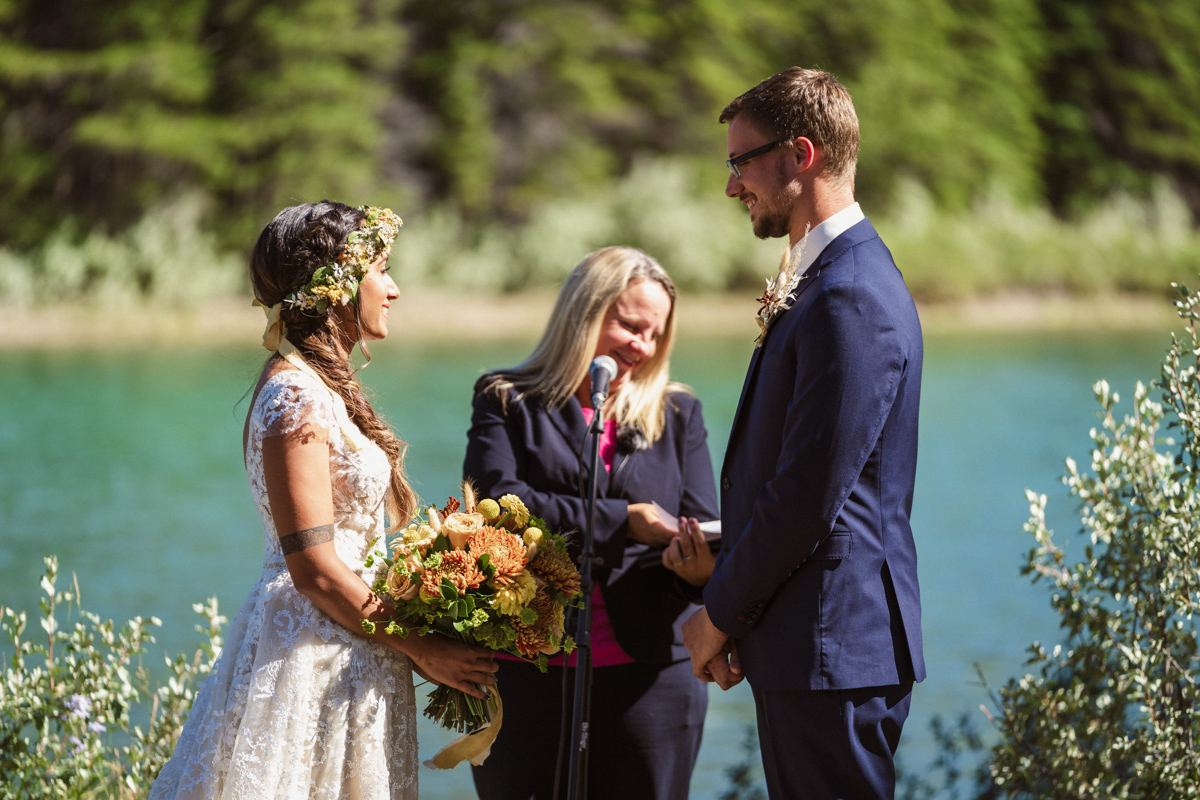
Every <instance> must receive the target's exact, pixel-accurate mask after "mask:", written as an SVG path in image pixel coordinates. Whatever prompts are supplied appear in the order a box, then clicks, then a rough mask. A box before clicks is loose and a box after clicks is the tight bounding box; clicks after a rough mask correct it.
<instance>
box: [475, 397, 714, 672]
mask: <svg viewBox="0 0 1200 800" xmlns="http://www.w3.org/2000/svg"><path fill="white" fill-rule="evenodd" d="M488 383H489V378H487V377H484V378H483V379H481V380H480V381H479V383H478V384H476V387H475V399H474V401H473V402H472V406H473V412H472V415H471V429H470V430H469V431H468V432H467V455H466V458H465V459H464V461H463V477H465V478H471V479H472V480H474V481H475V484H476V486H477V487H478V489H479V491H480V496H482V497H495V498H498V497H500V496H501V495H503V494H508V493H512V494H515V495H517V496H518V497H520V498H521V499H522V500H524V502H525V504H526V506H528V507H529V510H530V512H531V513H533V514H535V515H536V516H538V517H541V518H542V519H544V520H545V521H546V523H547V525H548V526H549V528H550V530H552V531H558V532H562V533H567V532H569V531H574V532H575V533H574V534H573V535H571V536H569V537H568V543H569V544H571V546H572V547H573V552H574V553H575V554H578V552H579V549H580V544H581V542H582V531H583V525H584V511H583V509H584V504H583V501H581V500H580V499H579V498H580V486H581V485H586V473H581V471H580V461H581V460H583V461H586V460H587V457H588V454H589V451H587V450H584V451H583V454H582V455H583V457H582V459H581V457H580V453H581V449H582V448H583V441H584V436H585V434H586V432H587V425H586V423H585V422H584V420H583V412H582V410H581V409H580V406H579V401H578V400H576V399H575V398H571V399H570V400H569V401H567V403H566V405H564V406H563V407H562V408H560V409H547V408H546V407H545V406H543V405H542V404H541V403H540V402H539V401H538V400H536V399H534V398H526V399H524V400H517V399H515V397H514V395H513V393H512V392H511V391H510V392H509V393H508V402H507V404H506V405H507V408H504V407H502V404H501V402H500V398H499V397H498V396H496V394H495V393H494V392H491V391H487V390H484V388H483V387H484V386H486V385H487V384H488ZM598 486H599V488H598V499H597V501H596V540H595V552H596V555H597V556H598V557H599V558H600V559H601V561H602V565H601V566H599V567H598V568H597V569H596V571H595V576H596V580H597V582H598V583H599V584H600V589H601V592H602V594H603V596H604V604H605V606H606V608H607V611H608V618H609V621H610V622H611V623H612V629H613V634H614V635H615V636H616V638H617V642H618V644H620V645H621V648H622V649H623V650H624V651H625V652H626V653H627V654H628V655H629V656H630V657H631V658H633V659H634V660H635V661H641V662H662V663H667V662H673V661H681V660H683V659H685V658H687V657H688V652H687V649H686V648H685V647H684V646H683V637H682V635H681V633H680V626H681V625H682V624H683V623H684V622H685V621H686V620H687V618H688V617H689V616H691V613H692V612H693V611H695V610H696V608H697V607H698V606H696V605H693V604H691V603H689V601H688V600H687V599H685V593H684V592H682V591H680V587H679V586H678V585H677V584H676V581H675V576H674V574H673V573H671V572H669V571H668V570H667V569H666V568H665V567H663V566H662V565H661V564H656V565H655V564H653V563H652V565H651V566H645V565H644V564H645V562H646V561H647V560H648V559H647V558H646V556H647V554H648V553H649V552H650V549H651V548H649V546H647V545H644V544H640V543H638V542H634V541H633V540H632V539H627V538H626V536H625V533H626V529H627V527H628V525H627V519H628V505H629V504H630V503H649V502H651V501H655V502H657V503H658V504H659V505H661V506H662V507H663V508H665V509H666V510H667V511H668V512H669V513H671V514H673V515H676V516H679V515H682V516H688V517H696V518H697V519H701V520H706V519H716V517H717V492H716V484H715V482H714V481H713V470H712V460H711V457H710V456H709V453H708V434H707V432H706V430H705V428H704V418H703V416H702V415H701V413H700V401H699V400H697V399H696V398H695V397H692V396H691V395H689V394H686V393H683V392H674V393H671V394H668V395H667V419H666V428H665V430H664V432H663V435H662V437H661V438H660V439H659V440H658V441H657V442H655V443H654V444H653V445H650V446H649V447H648V448H646V449H640V450H632V451H630V450H629V449H627V448H622V447H620V446H619V447H618V449H617V453H616V455H615V456H614V457H613V464H612V472H611V473H609V472H607V471H605V470H604V469H603V468H601V472H600V479H599V485H598ZM660 552H661V549H660ZM639 557H641V558H640V561H639ZM649 560H650V561H651V562H653V560H654V559H653V556H652V555H651V556H650V559H649Z"/></svg>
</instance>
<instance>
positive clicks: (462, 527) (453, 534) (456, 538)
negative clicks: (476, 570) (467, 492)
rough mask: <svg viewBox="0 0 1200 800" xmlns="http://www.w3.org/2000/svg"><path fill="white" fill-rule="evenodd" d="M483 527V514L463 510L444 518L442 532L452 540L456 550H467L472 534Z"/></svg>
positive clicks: (451, 543)
mask: <svg viewBox="0 0 1200 800" xmlns="http://www.w3.org/2000/svg"><path fill="white" fill-rule="evenodd" d="M482 527H483V514H480V513H479V512H475V513H474V514H465V513H463V512H461V511H459V512H456V513H454V514H451V515H450V516H448V517H446V518H445V519H444V520H442V533H444V534H445V535H446V538H448V539H449V540H450V545H451V546H452V547H453V548H454V549H455V550H465V549H466V548H467V542H468V541H469V540H470V538H471V534H472V533H474V532H475V531H477V530H479V529H480V528H482Z"/></svg>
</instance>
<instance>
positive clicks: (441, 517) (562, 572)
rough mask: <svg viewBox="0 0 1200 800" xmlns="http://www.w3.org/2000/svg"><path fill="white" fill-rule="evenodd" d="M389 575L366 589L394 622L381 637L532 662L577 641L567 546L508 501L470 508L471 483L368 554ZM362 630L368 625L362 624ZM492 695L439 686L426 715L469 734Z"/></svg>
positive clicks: (575, 578)
mask: <svg viewBox="0 0 1200 800" xmlns="http://www.w3.org/2000/svg"><path fill="white" fill-rule="evenodd" d="M378 558H382V559H383V561H384V563H385V564H386V565H387V572H386V574H384V575H383V576H382V577H380V578H379V580H378V581H377V582H376V584H375V586H374V587H373V588H374V590H375V591H376V592H377V593H378V594H380V595H382V596H384V597H387V598H388V599H390V601H391V602H392V603H393V604H394V605H395V607H396V610H397V612H398V616H399V619H400V621H392V622H389V623H388V625H387V631H388V632H389V633H395V634H398V635H400V636H408V635H410V634H412V633H416V634H418V635H425V634H427V633H431V632H437V633H441V634H444V635H446V636H451V637H454V638H456V639H459V640H461V641H464V642H468V643H470V644H477V645H482V646H483V647H488V648H491V649H492V650H498V651H501V652H505V653H509V654H510V655H515V656H519V657H521V658H524V659H527V660H530V661H533V662H535V663H537V665H538V666H539V667H540V668H541V669H542V670H543V671H545V669H546V659H547V657H548V656H550V655H554V654H555V653H557V652H558V651H559V650H560V649H562V650H566V651H567V652H568V653H569V652H570V651H571V650H572V649H574V647H575V643H574V642H573V641H572V639H571V637H570V636H566V635H564V633H563V616H564V614H563V610H564V608H565V607H566V606H567V604H568V603H571V602H573V601H574V600H575V599H576V598H577V597H578V596H579V572H578V570H576V568H575V564H574V563H573V562H572V561H571V557H570V556H569V555H568V554H567V548H566V542H565V541H563V539H562V537H561V536H557V535H554V534H551V533H550V531H549V530H547V528H546V523H545V522H543V521H542V520H540V519H538V518H537V517H534V516H531V515H530V513H529V510H528V509H527V508H526V507H525V504H524V503H523V502H521V499H520V498H518V497H517V496H516V495H511V494H506V495H504V496H503V497H501V498H500V499H499V500H492V499H486V500H480V501H478V502H476V497H475V491H474V488H473V487H472V485H471V483H470V482H469V481H466V482H464V483H463V502H462V503H459V501H458V500H456V499H455V498H453V497H451V498H450V502H449V503H448V504H447V505H446V506H445V508H442V509H441V510H440V511H439V510H438V509H437V508H435V507H433V506H430V507H429V508H428V509H427V511H426V513H425V515H424V516H423V517H418V518H417V519H416V520H415V521H414V522H413V523H412V524H411V525H409V526H408V527H407V528H405V529H404V530H403V531H401V532H400V533H399V534H398V536H397V537H395V538H394V539H393V541H392V542H391V544H390V546H389V547H388V548H387V552H378V551H377V552H376V553H375V554H374V555H373V556H372V557H371V558H370V559H369V560H368V565H370V564H371V563H374V560H375V559H378ZM363 628H364V629H365V630H366V631H367V632H368V633H374V631H375V626H374V623H371V622H370V621H369V620H367V621H364V622H363ZM497 700H498V698H496V696H495V695H492V696H491V697H490V698H489V700H486V701H485V700H479V699H478V698H475V697H471V696H470V695H467V694H464V693H463V692H461V691H459V690H457V689H451V688H448V687H445V686H439V687H438V688H437V689H435V690H434V691H433V693H432V694H431V695H430V697H429V705H428V706H427V707H426V708H425V715H426V716H427V717H430V718H432V719H434V720H436V721H437V722H438V723H439V724H440V725H441V726H442V727H444V728H452V729H455V730H458V731H463V730H466V729H471V730H476V729H478V728H481V727H483V726H484V725H485V723H487V722H488V721H489V720H490V719H491V716H492V712H493V711H494V710H495V703H496V702H497Z"/></svg>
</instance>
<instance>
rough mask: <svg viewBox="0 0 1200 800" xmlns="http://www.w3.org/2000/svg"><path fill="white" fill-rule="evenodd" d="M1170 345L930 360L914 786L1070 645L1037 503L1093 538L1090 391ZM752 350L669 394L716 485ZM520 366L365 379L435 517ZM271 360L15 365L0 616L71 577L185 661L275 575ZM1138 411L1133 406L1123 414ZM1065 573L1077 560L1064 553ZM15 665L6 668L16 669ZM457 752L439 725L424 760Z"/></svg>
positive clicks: (989, 344) (135, 359)
mask: <svg viewBox="0 0 1200 800" xmlns="http://www.w3.org/2000/svg"><path fill="white" fill-rule="evenodd" d="M1168 344H1169V336H1168V335H1167V334H1162V333H1159V334H1133V335H1128V334H1127V335H1103V336H1087V335H1079V334H1075V335H1066V334H1062V335H1059V334H1039V335H1033V334H1028V335H986V336H984V335H977V336H940V337H930V338H929V339H928V340H927V342H926V361H925V382H924V387H923V392H922V401H923V402H922V408H921V439H920V461H919V470H918V481H917V490H916V501H915V506H914V510H913V529H914V532H915V536H916V539H917V546H918V551H919V555H920V559H921V560H920V580H921V589H922V600H923V607H924V635H925V646H926V651H925V657H926V662H927V664H928V667H929V678H928V680H926V681H925V682H924V683H923V684H920V685H919V686H918V687H917V689H916V692H915V697H914V702H913V709H914V710H913V714H912V716H911V717H910V718H909V722H908V725H907V727H906V730H905V735H904V740H903V741H902V744H901V756H902V759H903V761H904V763H905V764H907V765H910V767H912V768H919V765H921V764H923V763H924V762H925V761H926V760H927V759H928V758H929V756H930V754H931V750H932V739H931V737H930V735H929V721H930V718H931V717H932V715H934V714H942V715H945V716H950V717H953V716H957V715H958V714H960V713H963V712H967V713H973V714H975V715H976V716H978V717H979V718H980V720H981V722H982V715H981V714H980V713H979V712H978V706H979V704H980V703H982V702H985V700H986V696H985V693H984V690H983V689H982V687H981V686H980V685H979V682H978V679H977V677H976V674H975V668H974V665H975V664H978V665H979V666H980V668H981V669H982V670H983V671H984V673H985V674H986V676H987V678H988V680H989V681H990V682H991V683H992V684H993V685H999V684H1002V683H1003V682H1004V681H1005V680H1007V679H1008V678H1010V677H1013V676H1015V675H1017V674H1019V672H1020V670H1021V666H1022V663H1023V660H1024V651H1025V649H1026V647H1027V646H1028V645H1029V644H1030V643H1031V642H1032V641H1034V640H1041V641H1044V642H1047V641H1049V642H1052V641H1056V638H1057V629H1056V622H1055V619H1054V617H1053V616H1052V614H1051V613H1050V610H1049V605H1048V598H1047V593H1046V589H1045V588H1044V587H1043V586H1041V585H1038V586H1033V585H1031V584H1030V583H1029V580H1028V579H1027V578H1024V577H1021V576H1020V575H1019V572H1018V571H1019V567H1020V564H1021V562H1022V557H1023V554H1024V553H1025V552H1026V551H1028V549H1029V547H1030V546H1031V544H1032V540H1031V537H1029V536H1028V534H1025V533H1024V532H1023V531H1022V527H1021V526H1022V524H1023V523H1024V521H1025V519H1026V516H1027V504H1026V502H1025V500H1024V495H1023V490H1024V489H1025V488H1026V487H1030V488H1033V489H1036V490H1037V491H1039V492H1045V493H1047V494H1049V495H1050V496H1051V498H1052V499H1051V503H1050V509H1049V518H1050V521H1051V523H1052V524H1053V525H1054V527H1055V528H1056V529H1057V530H1058V531H1059V532H1060V533H1061V534H1069V533H1073V532H1074V531H1075V530H1076V529H1077V528H1078V521H1077V517H1076V516H1075V513H1074V512H1075V509H1074V506H1073V503H1072V502H1071V501H1070V500H1069V499H1068V498H1067V497H1066V495H1065V490H1064V489H1063V487H1062V486H1061V483H1060V481H1059V477H1060V475H1061V474H1062V471H1063V466H1062V465H1063V459H1064V458H1065V457H1066V456H1068V455H1071V456H1074V457H1076V458H1077V459H1078V460H1080V461H1081V463H1085V464H1086V463H1087V459H1086V454H1087V452H1088V446H1089V443H1090V442H1089V439H1088V436H1087V432H1088V429H1089V428H1090V427H1091V426H1093V425H1095V424H1096V417H1095V414H1094V411H1095V409H1096V408H1097V406H1096V403H1095V401H1094V399H1093V397H1092V392H1091V385H1092V384H1093V382H1095V381H1096V380H1097V379H1099V378H1102V377H1103V378H1107V379H1108V380H1109V382H1110V383H1111V384H1112V385H1113V388H1114V389H1116V390H1117V391H1119V392H1120V393H1121V395H1122V396H1123V397H1124V398H1129V397H1132V388H1133V384H1134V382H1135V381H1136V380H1139V379H1140V380H1143V381H1146V382H1149V381H1151V380H1153V379H1155V378H1156V377H1157V376H1158V363H1159V361H1160V358H1161V356H1162V353H1163V351H1164V350H1165V349H1166V347H1167V346H1168ZM750 347H751V345H750V343H749V342H748V341H733V340H727V339H696V340H692V341H684V342H681V343H680V345H679V347H678V348H677V351H676V355H675V358H674V360H673V376H674V377H675V378H676V379H678V380H681V381H683V382H685V383H688V384H690V385H691V386H692V387H693V388H694V389H695V391H696V394H697V395H698V396H699V397H700V399H701V400H702V401H703V403H704V412H705V418H706V420H707V423H708V430H709V443H710V448H711V451H712V456H713V459H714V463H715V464H717V465H719V464H720V460H721V457H722V454H723V451H724V445H725V440H726V438H727V436H728V432H729V426H730V423H731V419H732V416H733V412H734V409H735V407H736V404H737V399H738V394H739V392H740V389H741V382H742V377H743V375H744V369H745V364H746V362H747V359H748V357H749V354H750ZM526 348H527V345H524V344H513V343H504V342H499V343H495V342H493V343H487V344H478V345H474V346H471V347H469V348H468V347H464V346H460V345H456V346H453V347H450V346H436V345H432V344H417V345H405V344H404V343H402V342H395V341H388V342H385V343H379V344H378V345H377V346H376V348H375V359H374V361H373V363H371V365H370V366H369V367H368V368H367V369H366V370H365V371H364V372H363V373H362V378H363V382H364V383H365V384H366V385H367V386H368V387H369V388H370V389H371V391H372V392H373V394H374V396H375V398H376V403H377V408H378V409H380V410H381V411H383V412H384V413H385V414H386V416H387V417H388V418H389V419H390V420H391V421H392V423H393V424H394V426H395V427H396V428H397V430H398V431H399V432H400V434H401V435H402V436H403V437H404V438H405V439H406V440H407V441H408V442H409V445H410V449H409V462H408V465H409V466H408V469H409V473H410V475H411V476H412V477H413V478H414V479H415V481H416V486H417V489H418V491H419V492H421V493H422V494H423V495H424V496H425V497H426V498H428V499H430V500H438V501H441V500H444V498H445V495H447V494H448V493H451V492H454V491H455V488H456V481H457V479H458V476H459V470H460V468H461V463H462V455H463V448H464V445H465V442H466V438H465V431H466V427H467V422H468V419H469V416H470V391H471V386H472V384H473V382H474V381H475V379H476V378H477V377H478V376H479V375H480V374H481V373H482V372H483V371H484V370H485V369H487V368H489V367H497V366H506V365H511V364H513V363H515V362H516V361H518V360H520V358H521V357H522V355H524V352H525V350H526ZM262 354H263V351H261V350H255V349H252V348H249V347H246V348H239V349H220V348H218V349H171V350H166V349H162V350H140V351H125V352H119V353H102V352H97V351H94V350H79V351H52V352H0V604H5V605H9V606H11V607H15V608H17V609H26V610H28V611H30V612H36V607H37V600H38V597H39V593H40V589H39V588H38V579H39V577H40V576H41V574H42V564H41V557H42V556H43V555H48V554H57V555H58V557H59V562H60V565H61V569H62V572H63V574H64V575H66V576H67V578H68V579H69V576H70V575H71V573H72V572H75V573H77V575H78V580H79V585H80V587H81V590H82V595H83V605H84V607H85V608H86V609H88V610H91V611H94V612H96V613H99V614H100V615H101V616H103V617H112V618H114V619H117V620H118V621H124V620H125V619H128V618H129V617H131V616H133V615H142V616H149V615H156V616H158V617H160V618H161V619H162V620H163V621H164V627H163V628H162V629H161V630H160V631H159V635H158V640H159V644H158V646H156V649H154V650H152V651H151V653H150V654H148V655H147V656H146V662H147V663H148V664H151V665H157V664H160V663H161V652H162V649H164V648H165V650H166V651H167V652H171V653H175V652H181V651H185V650H186V651H187V652H189V653H190V652H191V651H192V649H193V648H194V645H195V643H196V642H197V641H198V635H197V634H196V633H195V632H194V630H193V625H194V624H195V623H196V622H197V621H199V618H198V617H196V615H195V614H194V613H193V612H192V610H191V604H192V603H194V602H197V601H199V600H202V599H204V598H206V597H208V596H209V595H216V596H217V597H218V598H219V600H220V603H221V608H222V610H223V611H224V613H225V614H226V615H228V616H230V617H232V615H233V613H234V612H235V611H236V610H237V608H238V606H239V605H240V604H241V601H242V600H243V599H244V597H245V595H246V593H247V592H248V591H249V589H250V587H251V586H252V585H253V584H254V581H255V579H256V578H257V575H258V572H259V567H260V565H261V563H262V544H261V538H260V537H261V529H260V526H259V522H258V517H257V514H256V512H255V509H254V506H253V503H252V501H251V498H250V493H249V490H248V488H247V486H246V482H245V474H244V471H243V466H242V459H241V454H240V437H241V428H242V420H243V417H244V414H245V394H246V392H247V390H248V389H249V388H250V387H251V386H252V385H253V381H254V377H255V375H256V373H257V370H258V368H259V367H260V366H261V362H262ZM1123 405H1125V406H1126V407H1127V406H1128V404H1127V403H1123ZM1068 552H1070V551H1068ZM3 649H4V648H3V643H0V650H3ZM710 700H711V703H710V713H709V718H708V722H707V724H706V727H705V736H704V744H703V748H702V750H701V765H700V767H699V768H698V769H697V772H696V774H695V776H694V779H693V783H692V790H693V791H692V796H693V797H696V798H699V799H700V800H709V799H710V798H716V797H718V796H719V795H720V793H721V791H723V790H724V789H725V788H726V786H727V781H726V779H725V776H724V774H723V771H724V769H725V768H726V767H727V766H728V765H729V764H731V763H733V762H735V761H739V760H741V759H742V758H743V752H742V750H741V749H740V745H741V742H742V739H743V732H744V729H745V726H746V725H747V724H749V723H751V722H752V721H753V702H752V699H751V697H750V693H749V691H748V688H747V687H745V686H744V685H743V686H741V687H738V688H736V689H734V690H733V691H731V692H729V693H724V694H723V693H721V692H719V691H718V690H717V689H715V688H712V689H710ZM449 738H450V737H449V735H448V734H446V733H445V732H443V731H440V730H436V729H434V728H432V727H430V726H428V725H426V724H425V722H424V720H422V727H421V729H420V739H421V751H422V758H427V757H429V756H430V755H432V753H433V752H435V750H436V749H437V747H439V746H440V745H441V744H443V743H444V742H446V741H448V739H449ZM421 785H422V792H421V793H422V796H423V797H427V798H433V799H434V800H438V799H439V798H444V799H446V800H449V798H469V797H473V796H474V795H473V792H472V790H471V788H470V785H471V784H470V776H469V774H468V772H467V771H466V769H465V768H459V769H458V770H455V771H452V772H431V771H429V770H424V769H423V770H422V773H421Z"/></svg>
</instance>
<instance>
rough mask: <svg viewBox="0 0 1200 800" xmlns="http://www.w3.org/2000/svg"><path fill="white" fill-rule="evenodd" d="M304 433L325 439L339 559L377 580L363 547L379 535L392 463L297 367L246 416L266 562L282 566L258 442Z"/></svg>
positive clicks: (272, 382) (279, 376)
mask: <svg viewBox="0 0 1200 800" xmlns="http://www.w3.org/2000/svg"><path fill="white" fill-rule="evenodd" d="M306 431H307V432H317V431H320V432H321V433H323V434H326V435H328V438H329V480H330V483H331V484H332V488H333V516H334V546H335V549H336V550H337V554H338V557H339V558H341V560H342V561H344V562H345V563H346V564H347V566H349V567H350V568H351V569H353V570H354V571H356V572H358V573H359V575H360V576H361V577H362V578H363V579H364V580H366V582H367V583H368V585H369V584H371V583H372V582H374V573H373V570H368V569H365V568H364V567H363V566H362V565H363V562H364V561H365V560H366V556H367V551H368V545H370V543H371V542H372V541H373V540H374V539H375V538H377V537H378V536H381V535H382V534H383V499H384V495H385V494H386V492H387V488H388V483H389V481H390V480H391V465H390V464H389V463H388V460H387V455H386V454H384V452H383V451H382V450H381V449H379V446H378V445H376V444H375V443H374V442H372V441H371V440H370V439H368V438H367V437H366V436H365V435H364V434H363V433H362V432H361V431H360V430H358V428H357V427H356V426H355V425H354V423H352V422H351V421H350V418H349V416H348V415H347V413H346V405H345V403H343V402H342V399H341V398H340V397H338V396H337V395H335V394H334V393H333V392H331V391H330V390H329V388H328V387H326V386H325V384H324V383H322V382H321V380H320V379H319V378H317V377H315V376H313V375H309V374H308V373H306V372H302V371H300V370H298V369H284V370H280V371H279V372H277V373H276V374H275V375H272V376H271V377H270V378H268V379H267V381H266V383H264V384H263V387H262V389H261V390H259V393H258V397H257V398H255V401H254V406H253V407H252V408H251V410H250V429H249V435H248V437H247V439H246V471H247V473H248V475H249V477H250V489H251V491H252V492H253V493H254V503H255V505H256V506H257V507H258V514H259V516H260V517H261V518H262V524H263V539H264V542H263V545H264V551H265V553H266V563H267V564H271V565H274V564H276V563H278V564H282V562H283V554H282V553H281V551H280V549H279V535H278V533H277V532H276V530H275V520H274V518H273V517H272V516H271V505H270V503H269V502H268V499H267V487H266V481H265V479H264V478H263V461H262V443H263V439H265V438H267V437H269V436H302V435H304V434H305V432H306Z"/></svg>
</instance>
